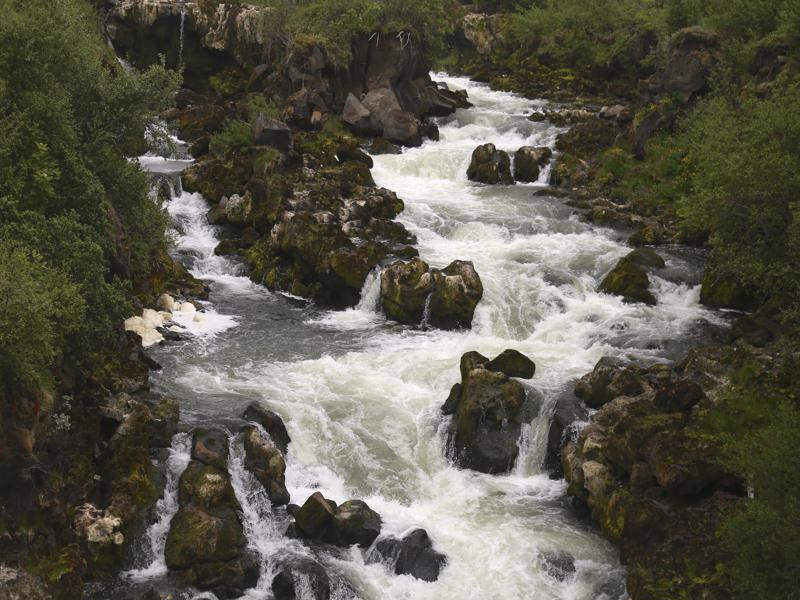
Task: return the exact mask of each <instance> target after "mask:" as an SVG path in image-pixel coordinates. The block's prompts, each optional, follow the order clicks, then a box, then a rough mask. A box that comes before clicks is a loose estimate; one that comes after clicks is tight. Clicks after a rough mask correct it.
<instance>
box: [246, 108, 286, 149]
mask: <svg viewBox="0 0 800 600" xmlns="http://www.w3.org/2000/svg"><path fill="white" fill-rule="evenodd" d="M252 129H253V143H255V145H256V146H272V147H273V148H277V149H278V150H280V151H281V152H288V151H289V150H291V149H292V130H291V129H289V126H288V125H286V123H283V122H281V121H278V120H277V119H272V118H270V117H267V116H265V115H263V114H259V115H258V116H257V117H256V119H255V121H253V125H252Z"/></svg>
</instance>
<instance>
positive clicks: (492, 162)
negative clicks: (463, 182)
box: [467, 143, 514, 185]
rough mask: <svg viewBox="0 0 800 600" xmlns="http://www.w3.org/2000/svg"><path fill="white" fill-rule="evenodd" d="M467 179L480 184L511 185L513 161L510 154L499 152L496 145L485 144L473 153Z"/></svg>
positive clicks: (512, 181)
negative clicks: (509, 156)
mask: <svg viewBox="0 0 800 600" xmlns="http://www.w3.org/2000/svg"><path fill="white" fill-rule="evenodd" d="M467 177H468V178H469V179H470V180H471V181H477V182H480V183H490V184H495V183H502V184H505V185H511V184H513V183H514V178H513V177H512V176H511V160H510V159H509V158H508V153H506V152H503V151H502V150H498V149H497V148H496V147H495V145H494V144H491V143H490V144H483V145H482V146H478V147H477V148H475V150H474V151H473V152H472V160H471V161H470V163H469V167H468V168H467Z"/></svg>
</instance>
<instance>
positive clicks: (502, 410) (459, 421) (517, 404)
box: [442, 351, 535, 473]
mask: <svg viewBox="0 0 800 600" xmlns="http://www.w3.org/2000/svg"><path fill="white" fill-rule="evenodd" d="M508 352H509V351H506V352H505V353H504V354H505V355H506V357H508V356H509V355H508V354H507V353H508ZM501 357H503V355H501V356H500V357H498V358H500V360H499V361H497V359H495V361H497V362H495V361H490V360H489V359H488V358H486V357H485V356H483V355H481V354H479V353H477V352H467V353H466V354H464V355H463V356H462V357H461V365H460V370H461V383H457V384H455V386H453V389H452V390H451V392H450V397H448V399H447V402H445V405H444V406H443V407H442V412H443V413H444V414H452V415H454V416H453V423H452V429H451V432H450V438H451V443H452V445H453V450H454V460H455V462H456V464H457V465H459V466H461V467H464V468H468V469H473V470H475V471H481V472H484V473H504V472H507V471H510V470H511V468H512V467H513V466H514V461H515V460H516V458H517V454H518V452H519V448H518V446H517V442H518V441H519V436H520V432H521V431H522V425H523V424H524V423H527V422H529V420H530V419H531V418H532V417H533V414H532V413H533V411H534V410H535V407H534V406H533V402H532V398H529V397H528V394H527V393H526V391H525V388H524V387H523V386H522V384H521V383H519V381H516V380H514V379H510V378H509V375H508V374H506V373H504V372H501V371H492V370H490V369H489V365H491V364H492V362H494V363H495V368H497V367H498V365H503V364H504V363H505V364H508V365H509V366H512V367H514V368H513V369H512V370H513V371H514V372H519V371H517V370H516V367H517V365H513V364H512V363H511V362H510V361H506V360H505V359H504V358H501ZM526 367H528V372H530V371H532V370H533V369H532V368H531V367H530V365H526Z"/></svg>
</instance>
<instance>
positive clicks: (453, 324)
mask: <svg viewBox="0 0 800 600" xmlns="http://www.w3.org/2000/svg"><path fill="white" fill-rule="evenodd" d="M482 297H483V284H482V283H481V280H480V277H479V276H478V273H477V272H476V271H475V268H474V267H473V265H472V263H471V262H467V261H459V260H457V261H453V262H452V263H450V264H449V265H448V266H447V267H445V268H444V269H441V270H438V269H431V268H430V267H429V266H428V264H427V263H426V262H424V261H423V260H421V259H419V258H414V259H412V260H411V261H409V262H407V263H404V262H402V261H397V262H395V263H393V264H392V265H390V266H389V267H387V268H386V269H384V270H383V271H382V272H381V304H382V306H383V310H384V312H385V313H386V316H387V317H389V318H390V319H394V320H396V321H398V322H400V323H405V324H408V325H420V326H432V327H438V328H440V329H460V328H462V329H466V328H469V327H470V326H471V325H472V317H473V315H474V313H475V307H476V306H477V305H478V302H480V299H481V298H482Z"/></svg>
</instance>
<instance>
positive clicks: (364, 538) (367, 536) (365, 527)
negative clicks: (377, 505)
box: [323, 500, 381, 548]
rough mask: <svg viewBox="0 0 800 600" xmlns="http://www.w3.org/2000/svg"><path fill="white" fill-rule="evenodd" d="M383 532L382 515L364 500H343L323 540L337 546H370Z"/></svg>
mask: <svg viewBox="0 0 800 600" xmlns="http://www.w3.org/2000/svg"><path fill="white" fill-rule="evenodd" d="M380 532H381V516H380V515H379V514H378V513H376V512H375V511H374V510H372V509H371V508H370V507H369V506H368V505H367V503H366V502H363V501H362V500H348V501H347V502H342V504H340V505H339V506H338V507H337V508H336V512H335V514H334V515H333V520H332V521H331V524H330V527H329V528H328V530H327V531H326V532H325V535H324V537H323V540H324V541H326V542H329V543H331V544H334V545H336V546H352V545H353V544H357V545H359V546H361V547H362V548H368V547H369V546H370V545H371V544H372V542H374V541H375V538H377V537H378V535H380Z"/></svg>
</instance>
